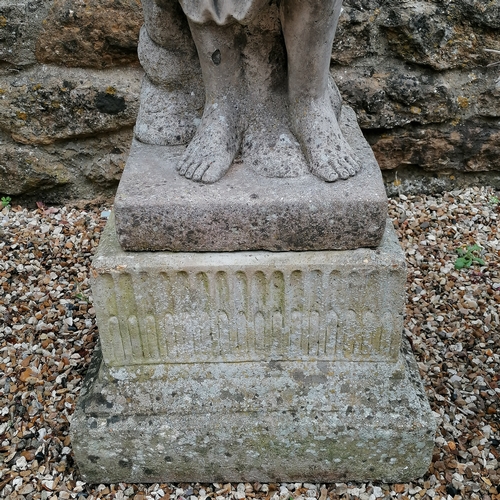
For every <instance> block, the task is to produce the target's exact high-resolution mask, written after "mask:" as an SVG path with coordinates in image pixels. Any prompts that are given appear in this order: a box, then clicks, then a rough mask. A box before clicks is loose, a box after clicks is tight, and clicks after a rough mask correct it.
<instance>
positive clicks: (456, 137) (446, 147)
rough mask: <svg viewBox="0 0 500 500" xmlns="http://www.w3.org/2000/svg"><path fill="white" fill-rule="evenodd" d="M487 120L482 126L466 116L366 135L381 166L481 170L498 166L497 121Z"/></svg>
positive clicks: (499, 128) (499, 139) (499, 127)
mask: <svg viewBox="0 0 500 500" xmlns="http://www.w3.org/2000/svg"><path fill="white" fill-rule="evenodd" d="M489 124H490V127H488V128H485V127H484V126H483V123H481V122H478V121H476V120H470V121H466V122H460V123H457V124H455V125H454V126H449V127H444V128H441V127H439V128H438V127H435V128H423V127H414V128H413V129H409V130H408V129H399V130H397V131H394V132H393V133H392V134H390V135H385V134H383V133H370V134H368V137H369V139H370V142H371V144H372V147H373V150H374V153H375V155H376V157H377V159H378V161H379V164H380V166H381V168H383V169H395V168H398V167H399V166H401V165H405V166H409V165H412V166H420V167H423V168H424V169H426V170H432V171H439V170H452V171H453V170H455V171H464V172H481V171H482V172H485V171H492V170H500V163H499V160H498V159H499V157H500V124H499V123H498V121H496V120H490V121H489Z"/></svg>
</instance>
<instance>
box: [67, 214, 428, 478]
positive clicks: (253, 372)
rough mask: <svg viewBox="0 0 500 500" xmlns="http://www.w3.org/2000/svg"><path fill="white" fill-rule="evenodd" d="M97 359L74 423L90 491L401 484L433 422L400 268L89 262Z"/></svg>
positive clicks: (229, 257) (117, 253) (271, 259)
mask: <svg viewBox="0 0 500 500" xmlns="http://www.w3.org/2000/svg"><path fill="white" fill-rule="evenodd" d="M93 276H94V278H93V280H94V281H93V294H94V304H95V308H96V314H97V319H98V324H99V332H100V339H101V348H102V353H101V350H98V351H97V352H96V355H95V356H94V359H93V362H92V366H91V368H90V369H89V373H88V375H87V379H86V382H85V385H84V388H83V389H82V393H81V397H80V399H79V402H78V407H77V410H76V412H75V415H74V417H73V420H72V424H71V428H72V440H73V447H74V451H75V458H76V460H77V462H78V464H79V467H80V470H81V472H82V475H83V476H84V478H85V480H86V481H88V482H91V483H100V482H105V483H106V482H117V481H131V482H143V483H144V482H157V481H173V482H184V481H199V482H214V481H222V480H223V481H234V482H240V481H261V482H267V481H305V480H307V481H312V482H315V481H318V482H331V481H337V480H342V481H344V480H385V481H404V480H408V479H411V478H414V477H417V476H419V475H422V474H423V473H424V472H425V471H426V469H427V466H428V463H429V461H430V457H431V453H432V449H433V437H434V431H435V422H434V419H433V417H432V413H431V411H430V408H429V404H428V402H427V400H426V398H425V394H424V391H423V388H422V385H421V382H420V379H419V376H418V370H417V367H416V365H415V361H414V359H413V355H412V354H411V352H410V350H409V349H408V346H407V344H406V343H402V340H401V338H402V313H403V309H404V283H405V278H406V272H405V265H404V256H403V254H402V251H401V249H400V247H399V244H398V241H397V239H396V236H395V233H394V230H393V229H392V225H391V224H390V223H388V224H387V228H386V232H385V235H384V237H383V239H382V244H381V245H380V247H379V248H377V249H374V250H372V249H363V248H362V249H357V250H354V251H317V252H280V253H273V252H263V251H260V252H233V253H173V252H154V253H147V252H144V253H143V252H141V253H136V252H124V251H123V250H122V249H121V248H120V246H119V244H118V242H117V238H116V234H115V227H114V220H113V219H111V220H110V221H109V223H108V226H107V228H106V230H105V232H104V234H103V237H102V240H101V244H100V247H99V250H98V253H97V255H96V257H95V259H94V263H93Z"/></svg>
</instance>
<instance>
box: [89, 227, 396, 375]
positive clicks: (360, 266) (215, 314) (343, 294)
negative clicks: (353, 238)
mask: <svg viewBox="0 0 500 500" xmlns="http://www.w3.org/2000/svg"><path fill="white" fill-rule="evenodd" d="M113 231H115V224H114V221H112V222H111V223H110V224H109V227H108V228H107V229H106V233H105V234H104V236H103V240H102V243H101V245H100V247H99V250H98V252H97V254H96V256H95V258H94V262H93V269H94V272H93V276H94V280H93V285H92V290H93V295H94V304H95V308H96V315H97V319H98V323H99V329H100V338H101V344H102V349H103V356H104V361H105V363H106V364H107V365H108V366H112V367H119V366H133V365H146V364H155V363H162V362H165V363H166V362H169V363H170V362H175V363H181V362H183V363H189V362H193V363H197V362H198V363H202V362H204V361H206V360H207V359H210V361H213V362H224V361H227V362H243V361H258V360H260V359H262V358H263V357H267V356H271V357H272V359H275V360H277V359H283V360H289V361H292V360H301V361H307V360H309V361H313V360H321V361H333V360H350V361H384V362H394V361H396V360H397V357H398V353H399V350H400V344H401V331H402V328H403V323H402V311H403V308H404V286H405V277H406V272H405V264H404V259H403V256H402V253H401V249H400V247H399V244H398V242H397V240H396V239H395V235H394V231H393V229H392V227H391V224H390V223H389V224H388V225H387V229H386V231H385V235H384V239H383V241H382V243H381V246H380V247H379V248H378V249H376V250H371V249H366V248H359V249H356V250H348V251H340V252H339V251H331V250H330V251H323V252H307V251H305V252H225V253H213V252H211V253H204V252H202V253H192V252H191V253H188V252H126V251H124V250H123V249H122V248H121V246H120V245H119V244H118V241H117V238H116V235H115V234H113Z"/></svg>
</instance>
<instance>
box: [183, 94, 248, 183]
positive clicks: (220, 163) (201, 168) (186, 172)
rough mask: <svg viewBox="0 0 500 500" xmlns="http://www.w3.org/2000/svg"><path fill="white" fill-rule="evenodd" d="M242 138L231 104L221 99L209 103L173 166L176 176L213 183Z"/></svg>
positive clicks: (222, 174)
mask: <svg viewBox="0 0 500 500" xmlns="http://www.w3.org/2000/svg"><path fill="white" fill-rule="evenodd" d="M242 136H243V131H242V127H241V125H240V119H239V115H238V109H237V107H236V106H235V104H234V102H233V101H232V100H230V99H227V98H225V99H221V100H220V101H216V102H214V103H212V104H210V105H209V107H208V108H205V112H204V113H203V118H202V120H201V123H200V125H199V127H198V130H197V131H196V134H195V136H194V138H193V140H192V141H191V142H190V143H189V145H188V147H187V149H186V151H185V152H184V154H183V156H182V158H181V159H180V161H179V164H178V165H177V170H178V172H179V174H180V175H183V176H184V177H186V178H187V179H192V180H194V181H197V182H204V183H206V184H212V183H214V182H217V181H218V180H219V179H221V178H222V177H223V176H224V174H225V173H226V172H227V171H228V170H229V167H230V166H231V164H232V163H233V160H234V158H235V156H236V155H237V153H238V151H239V149H240V145H241V140H242Z"/></svg>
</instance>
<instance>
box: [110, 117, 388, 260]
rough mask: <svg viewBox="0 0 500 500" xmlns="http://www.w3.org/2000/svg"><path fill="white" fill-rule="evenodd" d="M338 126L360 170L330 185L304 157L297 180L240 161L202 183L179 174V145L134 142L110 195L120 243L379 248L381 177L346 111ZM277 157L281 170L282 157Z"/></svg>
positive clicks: (182, 247) (180, 247) (173, 247)
mask: <svg viewBox="0 0 500 500" xmlns="http://www.w3.org/2000/svg"><path fill="white" fill-rule="evenodd" d="M340 122H341V126H342V130H343V132H344V136H345V137H346V138H348V140H349V141H350V142H351V145H352V147H353V149H354V151H355V152H356V155H357V157H358V158H359V159H360V163H361V165H362V170H361V172H359V173H358V175H356V177H354V178H351V179H348V180H345V181H338V182H336V183H326V182H324V181H322V180H320V179H318V178H317V177H316V176H313V175H312V174H310V173H309V172H308V168H307V165H306V164H305V162H304V160H302V164H301V168H302V170H301V171H300V170H299V171H298V172H297V174H298V175H296V177H293V178H287V179H279V178H268V177H264V176H262V175H260V174H259V173H258V172H254V171H253V170H252V165H253V164H252V163H251V162H250V161H245V156H243V157H242V158H241V159H240V160H239V161H238V162H236V163H235V164H234V165H233V166H232V169H231V170H230V171H229V173H228V174H226V176H225V177H223V178H222V179H221V180H220V181H218V182H217V183H215V184H212V185H202V184H198V183H193V182H192V181H190V180H188V179H185V178H183V177H182V176H179V175H178V174H177V172H176V170H175V166H176V164H177V162H178V161H179V156H180V154H182V151H183V148H175V147H168V146H163V147H162V146H159V147H158V146H149V145H143V144H140V143H138V142H136V143H134V144H133V147H132V151H131V154H130V156H129V159H128V163H127V166H126V168H125V173H124V175H123V177H122V180H121V182H120V186H119V188H118V192H117V195H116V198H115V211H116V220H117V232H118V238H119V241H120V244H121V245H122V247H123V248H124V249H125V250H129V251H145V250H170V251H219V252H220V251H236V250H256V249H264V250H274V251H289V250H324V249H347V248H358V247H375V246H377V245H378V244H379V242H380V239H381V238H382V234H383V231H384V227H385V219H386V212H387V198H386V194H385V190H384V185H383V182H382V178H381V174H380V171H379V169H378V166H377V163H376V160H375V158H374V156H373V153H372V151H371V149H370V147H369V146H368V144H367V143H366V141H365V139H364V138H363V135H362V133H361V131H360V129H359V127H358V125H357V123H356V117H355V115H354V112H353V111H352V110H350V109H349V108H344V111H343V115H342V119H341V121H340ZM295 148H296V150H295V153H296V154H297V155H300V154H301V153H300V148H299V146H298V145H296V146H295ZM275 160H276V161H281V162H282V163H284V164H285V165H286V164H287V162H288V157H287V156H284V157H283V158H281V159H280V158H275Z"/></svg>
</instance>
